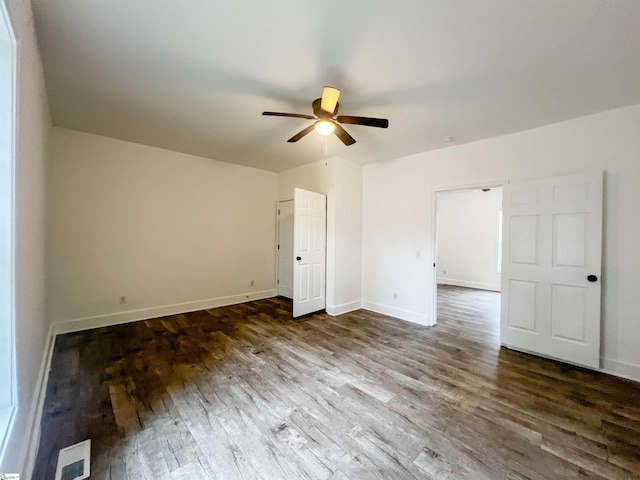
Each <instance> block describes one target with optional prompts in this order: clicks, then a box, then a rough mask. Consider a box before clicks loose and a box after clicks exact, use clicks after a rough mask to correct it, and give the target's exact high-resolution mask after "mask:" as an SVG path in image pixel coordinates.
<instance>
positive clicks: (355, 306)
mask: <svg viewBox="0 0 640 480" xmlns="http://www.w3.org/2000/svg"><path fill="white" fill-rule="evenodd" d="M361 308H362V302H360V301H357V302H349V303H343V304H342V305H334V306H332V307H329V306H328V307H327V308H326V309H325V310H326V311H327V313H328V314H329V315H332V316H334V317H335V316H337V315H342V314H344V313H349V312H353V311H354V310H360V309H361Z"/></svg>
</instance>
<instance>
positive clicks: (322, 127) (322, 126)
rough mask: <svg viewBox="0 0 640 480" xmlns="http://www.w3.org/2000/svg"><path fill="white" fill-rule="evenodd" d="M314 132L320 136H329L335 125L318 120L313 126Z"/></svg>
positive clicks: (328, 121)
mask: <svg viewBox="0 0 640 480" xmlns="http://www.w3.org/2000/svg"><path fill="white" fill-rule="evenodd" d="M314 127H315V129H316V132H318V133H319V134H320V135H323V136H326V135H331V134H332V133H333V131H334V130H335V129H336V124H335V123H333V122H332V121H330V120H319V121H317V122H316V123H315V125H314Z"/></svg>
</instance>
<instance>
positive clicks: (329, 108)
mask: <svg viewBox="0 0 640 480" xmlns="http://www.w3.org/2000/svg"><path fill="white" fill-rule="evenodd" d="M338 98H340V90H338V89H337V88H333V87H322V103H321V104H320V108H321V109H322V111H324V112H326V113H328V114H329V115H333V113H334V112H335V110H336V105H337V104H338Z"/></svg>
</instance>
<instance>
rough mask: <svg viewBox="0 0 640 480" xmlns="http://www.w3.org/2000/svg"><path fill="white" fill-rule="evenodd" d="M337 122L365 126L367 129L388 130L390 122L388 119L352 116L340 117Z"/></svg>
mask: <svg viewBox="0 0 640 480" xmlns="http://www.w3.org/2000/svg"><path fill="white" fill-rule="evenodd" d="M336 121H338V122H340V123H350V124H352V125H365V126H367V127H378V128H387V127H388V126H389V120H387V119H386V118H373V117H353V116H351V115H340V116H338V117H336Z"/></svg>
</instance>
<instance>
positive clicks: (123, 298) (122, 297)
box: [120, 295, 127, 305]
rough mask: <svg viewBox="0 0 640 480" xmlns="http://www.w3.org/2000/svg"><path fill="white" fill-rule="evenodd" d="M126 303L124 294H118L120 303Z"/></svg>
mask: <svg viewBox="0 0 640 480" xmlns="http://www.w3.org/2000/svg"><path fill="white" fill-rule="evenodd" d="M125 303H127V297H126V296H125V295H120V305H124V304H125Z"/></svg>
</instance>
